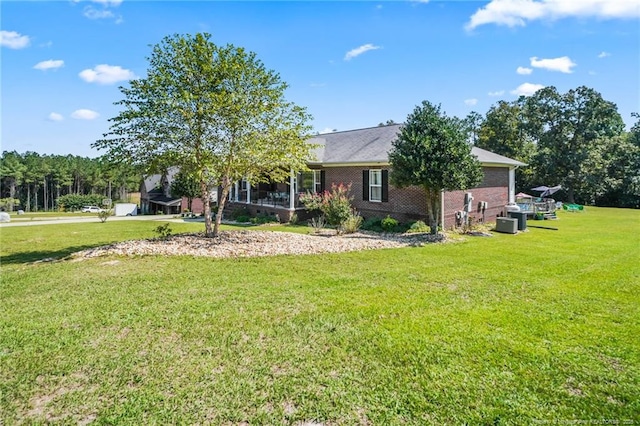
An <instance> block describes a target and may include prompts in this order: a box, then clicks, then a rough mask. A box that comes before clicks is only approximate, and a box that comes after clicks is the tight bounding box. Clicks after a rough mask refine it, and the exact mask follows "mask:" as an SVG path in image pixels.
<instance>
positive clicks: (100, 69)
mask: <svg viewBox="0 0 640 426" xmlns="http://www.w3.org/2000/svg"><path fill="white" fill-rule="evenodd" d="M78 75H79V76H80V78H81V79H83V80H84V81H86V82H88V83H99V84H113V83H117V82H119V81H126V80H132V79H134V78H136V75H135V74H134V73H133V72H132V71H130V70H127V69H124V68H122V67H120V66H118V65H107V64H101V65H97V66H96V67H95V68H93V69H86V70H83V71H81V72H80V74H78Z"/></svg>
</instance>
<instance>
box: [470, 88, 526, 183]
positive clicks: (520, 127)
mask: <svg viewBox="0 0 640 426" xmlns="http://www.w3.org/2000/svg"><path fill="white" fill-rule="evenodd" d="M523 102H524V99H523V98H521V99H519V100H517V101H514V102H511V103H510V102H505V101H499V102H498V103H497V104H495V105H493V106H492V107H491V108H489V111H487V115H486V117H485V120H484V121H483V122H482V123H481V125H480V129H479V131H478V139H477V140H476V146H477V147H478V148H482V149H486V150H488V151H491V152H495V153H496V154H500V155H504V156H505V157H509V158H513V159H515V160H518V161H522V162H523V163H527V164H530V163H531V160H532V158H533V155H534V153H535V148H536V147H535V144H534V143H533V140H532V138H530V137H529V136H528V135H527V133H526V128H525V125H526V121H525V120H524V117H523V108H522V103H523ZM516 183H517V184H518V188H521V189H524V188H531V185H534V177H533V169H532V168H531V167H526V168H518V169H517V170H516Z"/></svg>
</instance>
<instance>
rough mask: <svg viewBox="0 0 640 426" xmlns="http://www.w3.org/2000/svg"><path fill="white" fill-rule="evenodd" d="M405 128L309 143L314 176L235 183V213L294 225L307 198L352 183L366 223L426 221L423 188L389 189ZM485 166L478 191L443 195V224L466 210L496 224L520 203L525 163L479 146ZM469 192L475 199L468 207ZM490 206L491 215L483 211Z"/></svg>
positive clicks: (347, 134) (350, 133) (322, 137)
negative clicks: (518, 182)
mask: <svg viewBox="0 0 640 426" xmlns="http://www.w3.org/2000/svg"><path fill="white" fill-rule="evenodd" d="M400 127H401V125H400V124H395V125H389V126H379V127H371V128H366V129H358V130H349V131H343V132H335V133H328V134H322V135H317V136H315V137H313V138H312V139H310V140H309V142H310V143H313V144H316V145H318V148H316V149H315V157H316V158H315V160H314V161H310V162H309V163H308V166H309V168H310V169H311V171H309V172H303V173H297V174H296V173H293V172H292V176H291V178H290V180H289V182H287V183H270V184H258V185H255V186H251V185H249V183H248V182H246V181H241V182H238V183H236V184H235V186H234V187H233V188H232V191H231V193H230V195H229V209H231V210H233V209H235V208H238V207H244V208H247V209H248V210H249V211H250V212H252V213H254V214H256V213H266V214H277V215H278V216H279V217H280V219H281V220H283V221H285V220H288V219H289V218H290V217H291V215H292V214H293V213H297V214H298V215H299V216H304V211H305V210H304V206H303V205H301V204H300V202H299V196H300V194H301V193H305V192H307V191H311V192H322V191H324V190H326V189H330V188H331V184H333V183H335V184H339V183H344V184H351V195H352V196H353V201H352V204H353V206H354V207H355V208H356V209H357V210H358V212H360V214H361V215H362V216H363V217H365V218H370V217H378V218H383V217H385V216H387V215H390V216H391V217H394V218H396V219H398V220H400V221H410V220H426V212H427V206H426V195H425V193H424V191H423V190H422V189H421V188H420V187H417V186H416V187H408V188H403V189H399V188H396V187H394V186H393V185H390V184H389V173H390V166H389V152H390V151H391V149H392V142H393V141H394V140H395V139H396V137H397V135H398V133H399V131H400ZM472 155H475V156H476V157H477V158H478V160H479V161H480V163H481V164H482V170H483V174H484V177H483V180H482V182H481V183H480V185H479V186H478V187H476V188H472V189H469V190H467V191H451V192H444V193H443V194H442V206H443V209H442V217H441V223H444V226H445V227H447V228H449V227H452V226H454V225H455V224H456V217H458V218H459V217H460V216H461V213H459V212H461V211H463V210H465V209H467V210H469V213H468V215H469V216H470V217H475V218H476V220H484V221H494V220H495V218H496V216H498V215H499V214H501V213H502V212H503V210H504V206H505V204H507V203H508V202H513V201H514V196H515V169H516V168H517V167H519V166H525V164H524V163H521V162H519V161H516V160H513V159H511V158H507V157H503V156H501V155H497V154H494V153H492V152H489V151H486V150H483V149H480V148H476V147H473V148H472ZM467 193H471V194H472V197H473V200H472V202H471V203H469V204H467V203H466V201H467V200H468V196H467V195H466V194H467ZM483 203H486V204H484V206H485V210H483V209H482V208H481V207H482V206H483Z"/></svg>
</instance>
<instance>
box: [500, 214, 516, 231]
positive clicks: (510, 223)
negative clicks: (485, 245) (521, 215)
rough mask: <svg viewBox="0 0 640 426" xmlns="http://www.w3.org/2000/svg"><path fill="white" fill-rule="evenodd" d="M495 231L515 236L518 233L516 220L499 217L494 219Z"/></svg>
mask: <svg viewBox="0 0 640 426" xmlns="http://www.w3.org/2000/svg"><path fill="white" fill-rule="evenodd" d="M496 231H497V232H503V233H505V234H515V233H517V232H518V219H512V218H510V217H499V218H497V219H496Z"/></svg>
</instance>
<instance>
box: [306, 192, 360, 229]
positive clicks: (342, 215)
mask: <svg viewBox="0 0 640 426" xmlns="http://www.w3.org/2000/svg"><path fill="white" fill-rule="evenodd" d="M350 190H351V184H349V185H345V184H343V183H341V184H339V185H336V184H335V183H334V184H331V190H330V191H324V192H323V193H321V194H311V193H307V194H303V195H301V196H300V201H301V202H302V203H303V204H304V206H305V207H306V209H307V210H310V211H314V210H318V211H321V212H322V213H323V214H324V216H325V218H326V220H327V223H328V224H329V225H334V226H340V225H342V224H343V223H344V222H345V221H346V220H347V219H349V218H350V217H351V215H352V214H353V213H354V209H353V207H351V200H353V197H349V191H350Z"/></svg>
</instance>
